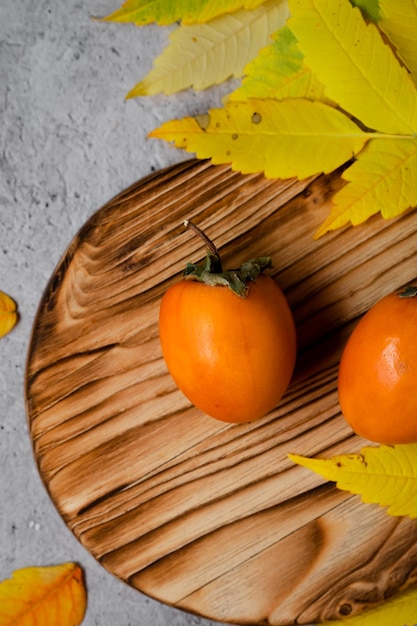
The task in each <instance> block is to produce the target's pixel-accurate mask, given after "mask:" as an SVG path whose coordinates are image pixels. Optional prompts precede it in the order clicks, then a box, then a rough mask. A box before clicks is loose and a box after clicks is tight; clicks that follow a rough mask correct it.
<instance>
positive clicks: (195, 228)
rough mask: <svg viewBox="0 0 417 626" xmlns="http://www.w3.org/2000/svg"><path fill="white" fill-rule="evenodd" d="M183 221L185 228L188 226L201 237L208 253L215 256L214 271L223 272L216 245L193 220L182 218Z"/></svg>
mask: <svg viewBox="0 0 417 626" xmlns="http://www.w3.org/2000/svg"><path fill="white" fill-rule="evenodd" d="M183 223H184V226H185V228H190V229H191V230H192V231H193V232H194V233H195V234H196V235H198V236H199V237H201V239H202V240H203V241H204V243H205V244H206V248H207V250H208V251H209V253H210V254H211V255H213V256H214V257H215V259H216V272H218V273H221V272H223V266H222V261H221V258H220V254H219V251H218V250H217V248H216V246H215V245H214V243H213V242H212V241H211V239H209V238H208V237H207V235H206V233H205V232H204V231H203V230H201V228H199V227H198V226H197V225H196V224H194V222H192V221H191V220H184V222H183Z"/></svg>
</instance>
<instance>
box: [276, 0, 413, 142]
mask: <svg viewBox="0 0 417 626" xmlns="http://www.w3.org/2000/svg"><path fill="white" fill-rule="evenodd" d="M290 12H291V17H290V19H289V21H288V25H289V27H290V28H291V30H292V32H293V33H294V35H295V36H296V38H297V40H298V45H299V47H300V49H301V52H302V53H303V54H304V60H305V63H306V65H307V66H308V67H310V69H311V70H312V71H313V72H314V73H315V74H316V76H317V78H318V79H319V80H320V81H321V82H322V83H323V84H324V85H325V88H326V94H327V96H328V97H329V98H331V99H332V100H334V101H335V102H337V103H338V104H339V105H340V106H341V107H342V109H344V110H346V111H348V112H349V113H350V114H352V115H353V116H354V117H356V118H358V119H359V120H361V122H362V123H363V124H364V125H365V126H367V127H368V128H373V129H374V130H378V131H381V132H386V133H401V134H405V135H409V134H414V133H415V132H416V131H417V89H416V87H415V85H414V83H413V81H412V80H411V78H410V77H409V75H408V73H407V71H406V70H405V68H404V67H402V66H401V65H400V63H399V61H398V60H397V59H396V57H395V55H394V53H393V51H392V50H391V48H390V47H389V46H388V45H386V44H385V43H384V41H383V39H382V36H381V34H380V32H379V30H378V29H377V27H376V26H375V25H374V24H372V23H370V24H367V23H366V22H365V20H364V18H363V16H362V14H361V12H360V10H359V9H358V8H356V7H352V5H351V4H350V2H349V0H298V1H295V0H290Z"/></svg>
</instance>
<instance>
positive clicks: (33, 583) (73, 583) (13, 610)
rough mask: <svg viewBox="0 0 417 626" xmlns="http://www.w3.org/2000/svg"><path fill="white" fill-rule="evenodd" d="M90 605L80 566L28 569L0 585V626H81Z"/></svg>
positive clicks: (17, 572) (20, 570)
mask: <svg viewBox="0 0 417 626" xmlns="http://www.w3.org/2000/svg"><path fill="white" fill-rule="evenodd" d="M86 604H87V593H86V589H85V585H84V577H83V572H82V570H81V568H80V566H79V565H77V564H76V563H64V564H62V565H53V566H50V567H26V568H23V569H19V570H16V571H15V572H14V573H13V575H12V577H11V578H9V579H7V580H4V581H3V582H1V583H0V626H26V625H29V624H30V625H31V626H57V624H59V626H78V625H79V624H81V622H82V620H83V619H84V615H85V610H86Z"/></svg>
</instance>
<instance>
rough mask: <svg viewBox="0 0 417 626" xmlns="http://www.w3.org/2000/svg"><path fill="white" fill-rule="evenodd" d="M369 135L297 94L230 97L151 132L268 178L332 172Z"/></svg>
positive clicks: (335, 112) (332, 110)
mask: <svg viewBox="0 0 417 626" xmlns="http://www.w3.org/2000/svg"><path fill="white" fill-rule="evenodd" d="M371 136H373V135H372V134H368V133H365V132H363V131H362V130H361V129H360V128H359V127H358V126H357V125H356V124H355V123H354V122H353V121H352V120H350V119H349V118H348V117H347V116H346V115H344V114H343V113H341V112H340V111H338V110H337V109H335V108H333V107H331V106H327V105H326V104H323V103H320V102H311V101H309V100H305V99H299V98H293V99H286V100H281V101H278V100H272V99H271V100H258V99H251V100H248V101H247V102H229V103H227V104H226V106H225V107H224V108H221V109H212V110H211V111H210V112H209V114H208V115H207V116H202V117H200V118H192V117H187V118H184V119H182V120H173V121H171V122H166V123H164V124H163V125H162V126H161V127H160V128H158V129H156V130H154V131H152V132H151V133H150V137H155V138H159V139H164V140H165V141H169V142H174V144H175V145H176V146H177V147H179V148H183V149H185V150H187V151H188V152H193V153H196V155H197V157H198V158H201V159H206V158H211V159H212V162H213V163H214V164H218V163H231V164H232V167H233V169H234V170H237V171H240V172H242V173H250V172H264V174H265V176H266V177H268V178H291V177H295V176H296V177H299V178H306V177H307V176H310V175H313V174H318V173H321V172H325V173H326V172H330V171H332V170H334V169H336V168H337V167H339V165H341V164H342V163H344V162H345V161H347V160H349V159H350V158H351V157H352V156H353V155H355V154H357V153H358V152H359V151H360V150H361V149H362V148H363V146H364V144H365V143H366V141H367V140H368V139H369V138H370V137H371Z"/></svg>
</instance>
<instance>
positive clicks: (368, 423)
mask: <svg viewBox="0 0 417 626" xmlns="http://www.w3.org/2000/svg"><path fill="white" fill-rule="evenodd" d="M416 337H417V287H407V288H406V289H404V290H402V291H400V292H396V293H391V294H389V295H387V296H385V297H384V298H382V299H381V300H379V301H378V302H377V303H376V304H375V305H374V306H373V307H372V308H370V309H369V311H368V312H367V313H365V315H364V316H363V317H362V318H361V320H360V321H359V323H358V324H357V325H356V327H355V328H354V330H353V332H352V334H351V335H350V337H349V339H348V341H347V343H346V345H345V347H344V350H343V353H342V357H341V360H340V364H339V374H338V394H339V403H340V407H341V410H342V414H343V415H344V417H345V419H346V421H347V422H348V423H349V424H350V426H351V427H352V429H353V430H354V432H356V433H357V434H358V435H360V436H362V437H364V438H366V439H369V440H370V441H374V442H377V443H381V444H402V443H414V442H417V349H416Z"/></svg>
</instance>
